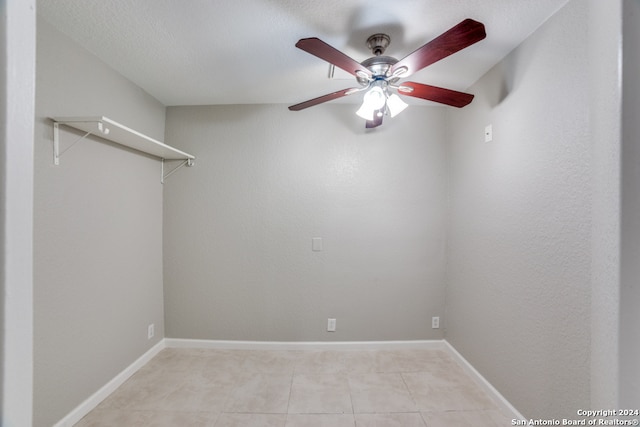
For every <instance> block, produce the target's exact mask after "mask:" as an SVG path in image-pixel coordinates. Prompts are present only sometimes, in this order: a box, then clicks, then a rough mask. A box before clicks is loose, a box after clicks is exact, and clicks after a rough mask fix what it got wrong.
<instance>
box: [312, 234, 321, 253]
mask: <svg viewBox="0 0 640 427" xmlns="http://www.w3.org/2000/svg"><path fill="white" fill-rule="evenodd" d="M311 250H313V251H314V252H320V251H321V250H322V237H314V238H312V239H311Z"/></svg>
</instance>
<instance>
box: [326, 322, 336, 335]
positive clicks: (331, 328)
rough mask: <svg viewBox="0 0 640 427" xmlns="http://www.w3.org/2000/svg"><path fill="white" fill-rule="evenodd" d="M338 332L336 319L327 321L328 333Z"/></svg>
mask: <svg viewBox="0 0 640 427" xmlns="http://www.w3.org/2000/svg"><path fill="white" fill-rule="evenodd" d="M335 331H336V319H327V332H335Z"/></svg>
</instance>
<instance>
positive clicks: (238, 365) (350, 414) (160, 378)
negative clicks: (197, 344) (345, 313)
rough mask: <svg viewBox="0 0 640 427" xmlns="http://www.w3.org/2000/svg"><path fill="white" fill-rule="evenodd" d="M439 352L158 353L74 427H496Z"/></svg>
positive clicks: (474, 391)
mask: <svg viewBox="0 0 640 427" xmlns="http://www.w3.org/2000/svg"><path fill="white" fill-rule="evenodd" d="M508 425H511V418H510V417H508V416H507V415H506V414H503V413H502V412H501V411H500V410H499V409H498V407H497V406H496V405H495V404H494V402H493V401H492V400H491V399H490V398H489V397H488V396H487V395H486V394H485V393H484V392H483V391H482V389H480V388H479V387H478V386H477V385H476V384H475V383H474V381H473V380H472V379H471V378H470V377H469V376H468V375H467V374H466V373H465V372H464V371H463V369H462V368H461V367H460V366H459V365H458V364H457V363H456V362H455V361H454V360H453V359H452V358H451V357H450V356H449V355H448V354H447V353H446V352H444V351H441V350H396V351H388V350H384V351H382V350H375V351H374V350H363V351H356V350H344V351H311V350H309V351H259V350H211V349H176V348H168V349H164V350H162V351H161V352H160V353H159V354H158V355H157V356H156V357H155V358H154V359H152V360H151V361H150V362H149V363H147V364H146V365H145V366H144V367H143V368H142V369H141V370H139V371H138V372H137V373H136V374H135V375H133V376H132V377H131V378H130V379H129V380H128V381H126V382H125V383H124V384H123V385H122V386H121V387H120V388H118V389H117V390H116V391H115V392H114V393H112V394H111V395H110V396H109V397H108V398H107V399H105V400H104V401H103V402H102V403H101V404H100V405H98V407H97V408H95V409H94V410H93V411H92V412H90V413H89V414H88V415H87V416H86V417H84V418H83V419H82V420H81V421H80V422H79V423H77V424H76V426H77V427H89V426H92V427H98V426H109V427H113V426H119V427H121V426H122V427H126V426H142V427H147V426H149V427H151V426H157V427H160V426H206V427H263V426H264V427H343V426H344V427H396V426H397V427H458V426H465V427H466V426H475V427H502V426H508Z"/></svg>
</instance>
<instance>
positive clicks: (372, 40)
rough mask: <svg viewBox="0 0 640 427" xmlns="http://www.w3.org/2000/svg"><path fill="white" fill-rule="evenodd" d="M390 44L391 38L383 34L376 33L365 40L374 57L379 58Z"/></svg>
mask: <svg viewBox="0 0 640 427" xmlns="http://www.w3.org/2000/svg"><path fill="white" fill-rule="evenodd" d="M390 44H391V37H389V36H388V35H386V34H383V33H377V34H374V35H372V36H371V37H369V38H368V39H367V47H368V48H369V50H371V53H373V54H374V55H375V56H380V55H382V54H383V53H384V51H385V50H386V49H387V47H389V45H390Z"/></svg>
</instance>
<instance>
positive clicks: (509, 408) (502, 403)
mask: <svg viewBox="0 0 640 427" xmlns="http://www.w3.org/2000/svg"><path fill="white" fill-rule="evenodd" d="M443 343H444V347H445V348H446V350H447V351H448V352H449V354H450V355H451V357H453V358H454V359H455V361H456V362H458V364H460V366H462V368H463V369H464V370H465V371H466V372H467V373H468V374H469V375H470V376H471V377H472V378H473V379H474V381H475V382H476V383H477V384H478V385H479V386H480V387H482V389H483V390H484V391H485V392H486V393H487V394H488V395H489V396H490V397H491V398H492V399H493V401H494V402H495V403H496V405H498V407H499V408H500V409H501V410H502V411H503V412H505V413H508V414H511V415H512V418H513V419H518V420H526V419H527V418H525V417H524V416H523V415H522V414H521V413H520V412H519V411H518V410H517V409H516V408H515V407H514V406H513V405H512V404H511V403H510V402H509V401H508V400H507V399H505V397H504V396H503V395H502V394H500V392H499V391H498V390H496V388H495V387H494V386H493V385H491V383H490V382H489V381H487V379H486V378H485V377H483V376H482V375H481V374H480V372H478V371H477V370H476V368H474V367H473V365H472V364H471V363H469V362H468V361H467V359H465V358H464V357H463V356H462V355H461V354H460V353H458V351H457V350H456V349H455V348H454V347H453V346H452V345H451V344H450V343H449V342H448V341H447V340H443Z"/></svg>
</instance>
